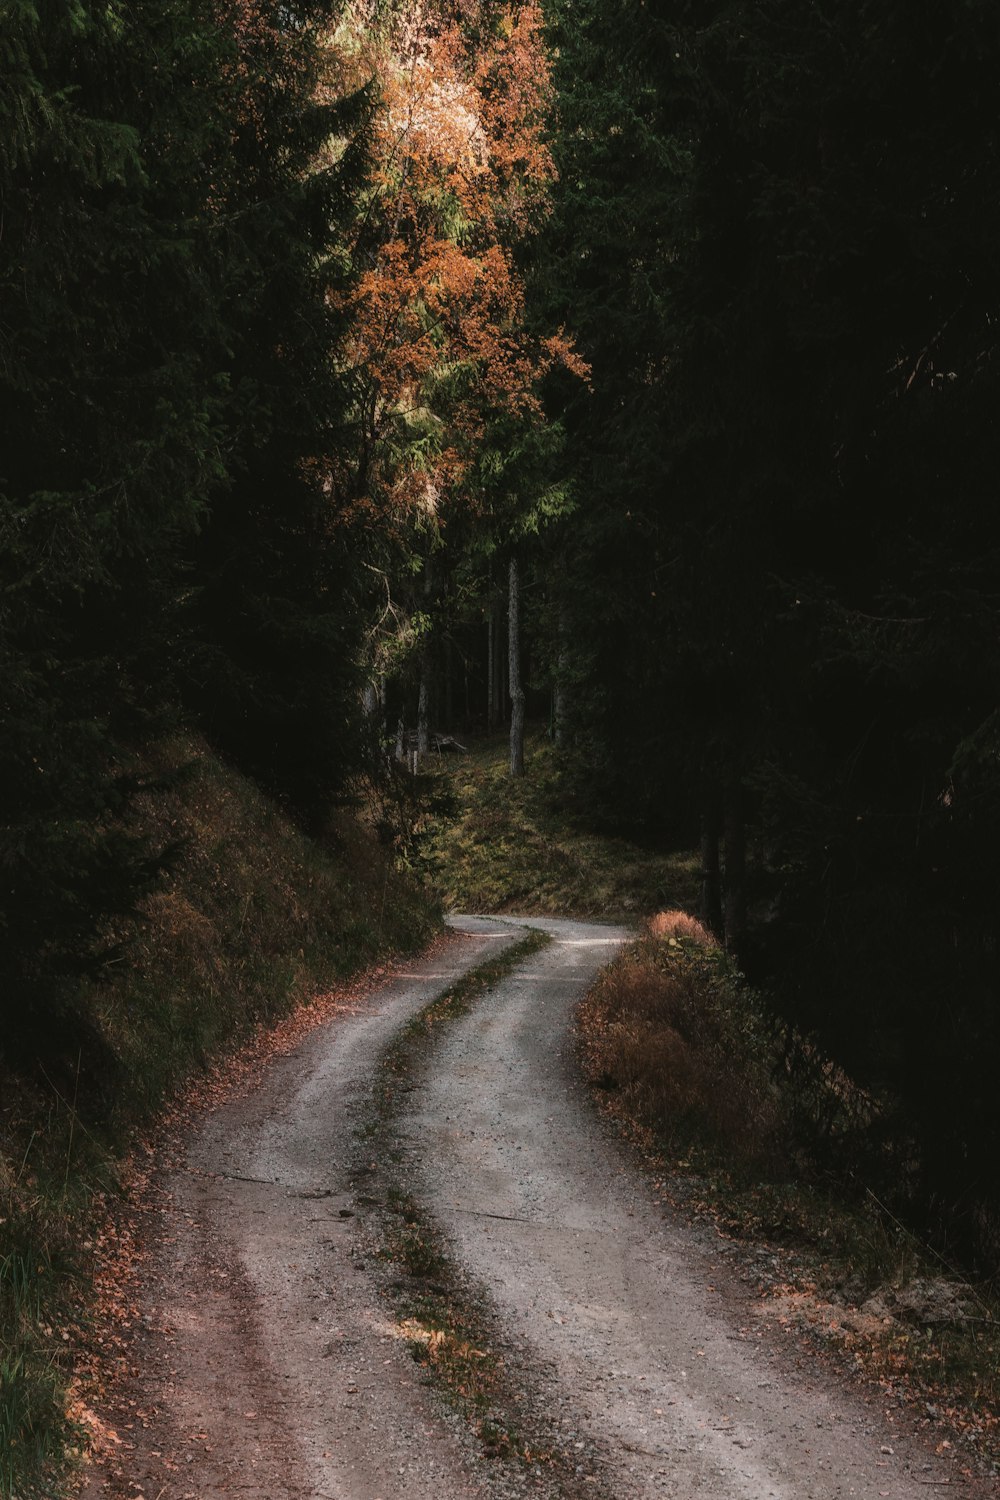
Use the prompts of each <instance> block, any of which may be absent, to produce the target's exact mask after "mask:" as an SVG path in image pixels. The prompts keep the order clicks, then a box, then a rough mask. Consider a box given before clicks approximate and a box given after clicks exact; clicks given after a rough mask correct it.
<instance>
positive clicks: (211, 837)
mask: <svg viewBox="0 0 1000 1500" xmlns="http://www.w3.org/2000/svg"><path fill="white" fill-rule="evenodd" d="M185 762H187V763H188V764H189V769H188V770H187V772H186V773H185V774H183V775H181V776H180V777H179V778H177V779H176V780H175V782H174V784H173V788H172V790H170V791H166V792H164V791H160V792H157V793H149V794H146V795H145V796H144V798H143V799H142V800H141V802H140V803H139V805H138V806H137V808H136V825H137V831H142V832H143V833H146V834H150V835H152V837H153V839H154V841H156V842H160V843H169V842H172V841H180V842H181V844H182V848H181V853H180V855H179V858H178V862H177V864H176V867H175V869H174V871H173V873H172V874H171V875H170V877H169V878H167V879H166V880H165V881H164V882H163V884H162V887H161V889H160V890H159V891H158V892H157V893H156V894H155V895H154V896H152V897H151V898H150V899H149V900H148V901H147V902H146V904H145V909H144V910H143V911H142V913H141V914H140V917H139V919H138V920H137V921H135V922H132V923H131V924H129V925H128V926H127V927H124V928H123V929H122V930H121V931H119V932H117V933H113V934H110V936H112V937H113V938H115V939H118V940H119V941H120V942H121V945H122V950H121V952H122V956H121V958H120V960H119V961H118V962H117V963H115V964H114V965H112V966H111V967H110V968H109V969H108V971H107V978H106V980H105V981H104V982H102V983H101V984H100V985H99V986H96V987H95V988H94V989H93V990H92V992H91V993H90V995H89V996H88V1005H89V1010H90V1015H91V1017H92V1019H93V1022H94V1025H95V1028H96V1031H97V1034H98V1035H99V1037H100V1038H101V1047H100V1048H98V1049H96V1050H95V1051H94V1054H93V1058H92V1060H91V1062H90V1065H89V1067H88V1065H87V1062H86V1061H83V1064H82V1069H81V1070H80V1072H79V1076H77V1072H76V1071H75V1070H74V1068H73V1061H74V1060H73V1059H67V1060H65V1061H64V1064H63V1066H62V1068H61V1069H60V1068H59V1065H58V1063H57V1064H56V1065H55V1066H52V1067H50V1068H49V1069H48V1070H47V1071H46V1073H45V1074H44V1075H40V1076H39V1077H38V1078H37V1079H35V1080H33V1081H32V1082H31V1083H27V1082H25V1081H24V1080H23V1079H16V1078H13V1077H11V1076H5V1075H4V1073H3V1070H2V1064H0V1496H8V1495H12V1494H16V1495H18V1496H19V1497H21V1500H27V1497H28V1496H33V1495H49V1494H58V1493H60V1483H61V1478H60V1476H61V1474H62V1471H63V1468H64V1463H65V1448H66V1444H67V1441H68V1442H69V1443H70V1445H72V1431H71V1428H70V1425H69V1423H68V1420H67V1415H66V1413H67V1407H68V1398H67V1392H68V1389H69V1380H70V1367H71V1364H72V1354H71V1350H72V1349H73V1348H74V1346H76V1345H79V1344H80V1343H81V1342H86V1336H87V1335H86V1323H87V1317H88V1307H89V1302H90V1299H91V1295H92V1292H91V1287H90V1281H89V1278H90V1276H91V1274H92V1269H93V1265H92V1259H91V1251H92V1249H93V1243H92V1239H93V1236H94V1234H95V1233H96V1232H97V1230H98V1229H99V1225H98V1224H97V1223H96V1221H95V1205H96V1204H98V1203H99V1202H100V1201H101V1195H102V1194H104V1193H106V1192H108V1191H110V1192H111V1193H112V1194H113V1193H114V1189H115V1183H116V1178H117V1174H118V1172H119V1170H120V1165H121V1162H122V1159H123V1156H124V1153H125V1152H126V1151H127V1149H128V1145H129V1143H130V1141H131V1140H133V1139H134V1136H135V1133H136V1131H137V1130H138V1129H139V1128H140V1127H142V1126H143V1125H144V1124H145V1123H146V1122H148V1121H149V1120H150V1119H151V1118H152V1117H153V1115H154V1113H155V1112H156V1110H157V1109H158V1107H159V1106H160V1105H161V1104H162V1103H163V1102H164V1101H165V1100H167V1099H168V1098H169V1097H170V1096H171V1094H172V1093H174V1092H175V1091H176V1090H177V1089H178V1088H179V1087H180V1086H181V1085H182V1084H183V1083H184V1081H185V1080H186V1079H187V1078H189V1077H190V1076H191V1075H192V1074H193V1073H195V1072H197V1071H198V1070H199V1069H201V1068H203V1067H204V1066H205V1065H207V1064H208V1063H209V1062H210V1061H211V1060H213V1059H214V1058H216V1057H218V1056H219V1055H221V1054H223V1053H225V1052H227V1051H229V1050H231V1049H232V1048H233V1047H234V1046H235V1045H236V1044H237V1043H238V1042H239V1041H240V1040H241V1039H242V1038H244V1037H246V1036H247V1035H248V1034H249V1033H250V1032H251V1031H252V1030H253V1028H254V1027H255V1026H257V1025H259V1024H261V1023H267V1022H269V1021H271V1020H274V1019H277V1018H278V1017H279V1016H281V1015H283V1014H285V1013H287V1012H288V1011H290V1010H291V1009H292V1008H293V1007H294V1006H295V1005H297V1004H298V1003H299V1002H300V1001H302V1000H304V999H307V998H308V997H309V996H311V995H313V994H315V993H316V992H317V991H319V990H322V989H324V988H327V987H329V986H330V985H331V984H333V983H334V982H335V981H336V980H338V979H342V978H344V977H346V976H348V975H351V974H353V973H355V972H356V971H357V970H359V969H360V968H362V967H364V966H366V965H370V964H373V963H375V962H377V961H378V960H379V959H380V958H384V957H386V956H388V955H389V954H390V953H391V952H393V951H399V950H411V949H414V948H416V947H418V946H420V945H422V944H423V943H424V942H425V941H426V940H427V939H428V938H429V937H430V935H431V934H432V932H433V931H434V930H435V928H436V926H437V921H438V918H437V910H436V906H435V903H434V902H433V900H432V899H431V898H429V897H428V895H427V894H426V893H424V892H422V891H420V890H419V889H418V888H417V886H416V884H415V883H414V882H413V881H412V880H411V879H408V878H405V877H402V876H400V875H399V874H397V873H396V872H394V871H392V870H391V869H390V868H389V867H388V865H387V864H386V861H385V859H384V857H383V855H382V854H381V852H380V851H379V850H378V849H377V848H376V847H375V846H374V845H373V844H372V842H371V841H370V840H369V839H368V838H367V837H365V836H364V835H363V834H362V833H361V832H360V831H359V829H358V827H357V826H356V824H355V823H354V822H353V821H352V820H350V819H349V818H346V817H345V818H342V819H340V820H338V822H337V823H336V824H335V826H334V827H333V828H332V829H331V833H330V837H329V839H328V840H326V841H325V842H324V844H323V845H322V846H320V845H318V844H316V843H313V842H311V841H309V840H307V839H306V838H305V837H303V835H302V834H301V833H300V832H299V831H298V830H297V829H295V828H294V827H293V826H292V825H291V824H290V823H289V822H288V820H287V819H286V818H285V817H284V816H283V815H282V814H281V812H280V811H279V810H278V809H277V808H276V807H275V806H274V805H273V804H272V803H270V802H269V801H268V800H267V799H266V798H265V797H263V796H262V795H261V794H260V793H259V792H258V791H257V790H256V789H255V788H254V787H253V786H251V785H250V784H249V783H248V782H246V781H245V780H244V779H242V778H241V777H239V776H238V775H236V774H235V773H234V772H233V771H231V770H229V769H228V768H226V767H224V766H222V765H220V764H219V763H218V762H217V761H215V760H213V759H212V757H211V756H209V755H208V754H206V753H205V751H204V747H202V746H198V745H192V744H190V743H185V742H183V741H174V742H173V743H171V744H169V745H166V746H163V747H160V750H159V751H158V753H157V755H156V756H154V757H152V758H151V760H150V762H149V763H147V765H146V766H145V767H144V769H145V770H146V771H147V773H148V772H150V771H152V770H164V769H166V768H168V767H176V766H178V765H181V764H184V763H185ZM102 1049H103V1050H102Z"/></svg>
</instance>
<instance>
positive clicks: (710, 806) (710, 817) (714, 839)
mask: <svg viewBox="0 0 1000 1500" xmlns="http://www.w3.org/2000/svg"><path fill="white" fill-rule="evenodd" d="M701 920H702V921H703V922H704V924H705V926H706V927H707V928H708V930H709V931H710V932H712V933H714V935H715V936H716V937H720V936H721V935H722V875H721V869H720V865H719V801H718V796H717V794H716V793H715V791H714V790H713V791H711V792H709V794H708V796H707V798H706V801H705V811H704V812H703V813H702V815H701Z"/></svg>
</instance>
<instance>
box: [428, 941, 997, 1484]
mask: <svg viewBox="0 0 1000 1500" xmlns="http://www.w3.org/2000/svg"><path fill="white" fill-rule="evenodd" d="M529 921H530V924H531V925H534V926H539V927H542V928H543V929H544V930H545V931H547V932H548V933H550V935H551V936H552V937H553V938H554V942H553V944H552V945H551V946H550V947H548V948H547V949H545V950H543V951H542V952H541V953H540V954H539V955H537V956H536V957H535V958H533V959H531V960H529V962H527V963H526V964H524V965H522V966H521V967H520V968H519V969H518V970H516V971H515V972H514V974H513V975H511V976H510V977H508V978H507V979H506V980H505V981H503V982H502V983H501V984H500V985H499V986H498V987H497V988H496V989H495V990H494V991H493V992H491V993H490V994H489V995H488V996H486V997H484V998H483V999H482V1000H481V1001H480V1002H479V1003H478V1004H477V1005H476V1007H475V1008H474V1009H473V1010H472V1012H471V1013H470V1014H469V1015H467V1016H466V1017H464V1018H462V1019H460V1020H457V1021H455V1023H454V1024H452V1025H449V1026H448V1027H447V1028H446V1029H445V1030H444V1032H443V1033H442V1035H441V1037H440V1039H439V1042H438V1045H437V1047H436V1049H435V1051H434V1053H433V1057H432V1059H431V1063H430V1065H429V1066H428V1068H427V1070H426V1074H425V1077H424V1079H423V1084H422V1088H420V1089H419V1090H418V1091H417V1092H415V1093H414V1094H413V1095H412V1096H411V1098H410V1104H409V1109H408V1112H407V1114H406V1115H405V1116H404V1117H403V1118H402V1119H401V1121H400V1125H401V1128H402V1130H403V1131H404V1133H405V1138H406V1139H407V1141H408V1143H409V1148H410V1150H411V1152H412V1153H413V1159H414V1163H415V1172H416V1176H415V1182H414V1191H415V1192H416V1194H417V1195H418V1197H420V1198H422V1199H423V1201H424V1202H425V1204H426V1205H427V1207H428V1209H429V1211H430V1213H431V1215H432V1217H433V1218H434V1219H435V1220H436V1222H437V1223H438V1224H439V1225H440V1226H441V1228H442V1230H443V1231H444V1233H445V1235H446V1238H447V1241H448V1244H449V1248H450V1253H451V1254H452V1256H453V1257H454V1259H455V1260H456V1261H457V1262H458V1263H459V1264H461V1265H462V1266H463V1267H464V1268H465V1270H466V1271H467V1272H468V1273H469V1274H470V1275H471V1276H472V1277H473V1278H474V1279H476V1280H477V1281H479V1282H480V1283H481V1284H482V1285H483V1287H484V1288H485V1291H486V1293H487V1294H488V1297H489V1299H490V1301H491V1302H492V1304H493V1305H494V1306H495V1307H496V1309H498V1312H499V1316H500V1317H501V1319H502V1320H503V1321H504V1323H505V1324H506V1328H507V1333H508V1337H509V1340H510V1343H511V1345H512V1346H513V1347H520V1348H522V1349H523V1350H524V1351H525V1352H526V1356H527V1358H528V1359H529V1360H531V1361H535V1362H539V1363H542V1364H547V1365H549V1366H551V1367H554V1369H555V1371H556V1372H557V1375H558V1381H559V1386H560V1389H561V1397H560V1411H559V1417H558V1420H559V1422H560V1424H561V1426H562V1428H563V1429H564V1431H565V1432H566V1433H567V1434H568V1436H569V1437H570V1438H571V1439H572V1438H574V1437H578V1438H579V1440H580V1446H581V1448H584V1447H585V1448H590V1446H591V1444H594V1445H596V1450H597V1452H598V1453H599V1454H600V1455H601V1457H602V1460H603V1462H602V1466H601V1467H602V1470H603V1472H605V1473H610V1474H611V1475H612V1476H614V1477H613V1479H612V1483H613V1487H614V1493H615V1495H616V1497H620V1500H639V1497H647V1496H648V1497H652V1496H656V1497H663V1496H670V1497H674V1500H697V1497H700V1496H705V1497H708V1496H711V1497H712V1500H849V1497H855V1496H857V1497H862V1496H863V1497H871V1500H876V1497H888V1500H915V1497H917V1496H919V1495H921V1494H927V1493H930V1492H931V1491H929V1490H928V1489H925V1488H924V1486H935V1487H937V1486H940V1487H942V1488H943V1487H945V1486H950V1485H952V1484H961V1480H960V1479H959V1478H958V1476H957V1474H956V1471H955V1466H954V1464H953V1463H952V1462H950V1461H948V1460H944V1459H939V1458H938V1457H937V1456H936V1455H935V1454H934V1453H933V1451H931V1450H929V1449H928V1448H927V1447H926V1445H925V1444H924V1443H923V1442H922V1441H921V1440H920V1439H919V1438H918V1437H917V1436H916V1435H915V1434H914V1433H910V1432H907V1430H906V1424H905V1422H904V1421H902V1420H896V1421H893V1422H892V1423H891V1424H890V1423H889V1422H887V1420H886V1416H885V1414H884V1413H883V1412H882V1411H881V1410H880V1409H879V1407H878V1405H877V1404H876V1400H877V1398H876V1397H875V1396H874V1395H869V1396H868V1397H867V1398H866V1397H864V1396H862V1395H861V1394H859V1393H857V1392H856V1391H854V1390H850V1389H848V1388H846V1386H845V1385H844V1384H842V1383H841V1382H838V1381H837V1379H836V1378H835V1376H834V1375H833V1374H832V1373H830V1372H828V1371H825V1370H824V1369H822V1368H821V1367H820V1366H819V1365H818V1364H817V1363H813V1362H810V1361H809V1360H804V1361H803V1362H802V1366H801V1368H799V1369H797V1368H795V1365H794V1354H795V1351H794V1350H792V1349H790V1347H789V1346H788V1345H787V1344H783V1343H782V1342H781V1341H780V1340H778V1339H776V1338H775V1337H774V1336H773V1335H772V1334H771V1333H770V1332H769V1331H766V1330H764V1329H763V1328H762V1327H761V1324H760V1320H759V1319H757V1318H756V1317H755V1313H754V1307H753V1304H752V1301H751V1299H750V1298H749V1297H748V1296H747V1293H746V1290H745V1289H744V1288H740V1287H739V1286H738V1285H737V1284H735V1282H734V1277H733V1273H732V1269H731V1267H729V1266H728V1265H727V1264H725V1263H724V1258H723V1256H722V1255H721V1254H720V1253H719V1252H718V1249H717V1247H713V1243H712V1235H711V1233H710V1232H708V1231H706V1230H704V1229H699V1228H698V1227H692V1226H691V1225H689V1224H687V1223H686V1222H683V1221H682V1220H680V1219H679V1218H677V1217H670V1216H666V1215H665V1214H664V1212H663V1210H662V1209H659V1208H655V1207H654V1206H653V1205H652V1204H651V1202H650V1198H651V1196H652V1195H651V1193H650V1191H649V1188H648V1185H647V1184H646V1182H645V1180H644V1179H643V1178H642V1176H641V1174H639V1173H638V1172H637V1171H635V1169H634V1168H633V1167H632V1166H631V1164H630V1163H629V1162H628V1161H627V1159H626V1157H625V1155H624V1153H623V1152H622V1151H621V1150H620V1149H618V1147H617V1145H616V1143H615V1142H614V1141H613V1140H611V1139H610V1137H609V1134H608V1132H607V1131H606V1130H605V1129H604V1128H603V1127H602V1126H601V1125H600V1123H599V1122H598V1121H597V1120H596V1118H595V1116H594V1113H593V1111H592V1109H591V1108H590V1107H589V1105H588V1103H587V1101H586V1099H585V1097H584V1095H583V1092H582V1089H581V1086H580V1084H579V1082H578V1080H577V1077H576V1071H575V1069H574V1067H573V1059H572V1049H571V1041H570V1036H571V1025H572V1015H573V1010H574V1006H575V1004H576V1002H577V1001H578V1000H579V998H580V997H581V996H582V994H583V993H584V992H585V990H586V988H587V987H588V986H589V984H590V983H591V982H592V980H593V977H594V975H595V973H596V971H597V969H598V968H599V967H600V966H601V965H602V964H603V963H605V962H607V961H608V960H609V959H610V957H611V956H612V955H613V953H614V951H615V949H616V947H617V946H618V944H619V943H620V942H621V941H622V939H623V938H624V937H625V936H626V934H625V933H624V932H622V931H621V930H620V929H613V928H608V927H603V926H600V925H597V924H593V923H581V922H571V921H557V920H547V919H541V918H539V919H535V918H532V919H529ZM477 923H478V925H479V926H481V921H480V920H479V919H466V918H459V919H456V921H455V925H456V926H457V927H459V928H460V929H465V927H466V925H467V924H468V925H471V926H473V927H474V926H476V925H477ZM595 1482H596V1481H595ZM961 1493H962V1494H963V1495H965V1496H969V1497H971V1496H973V1495H974V1494H975V1495H985V1494H986V1493H987V1490H986V1488H985V1487H982V1488H981V1487H979V1486H976V1485H973V1484H969V1485H963V1486H962V1489H961ZM989 1493H992V1490H990V1491H989Z"/></svg>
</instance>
